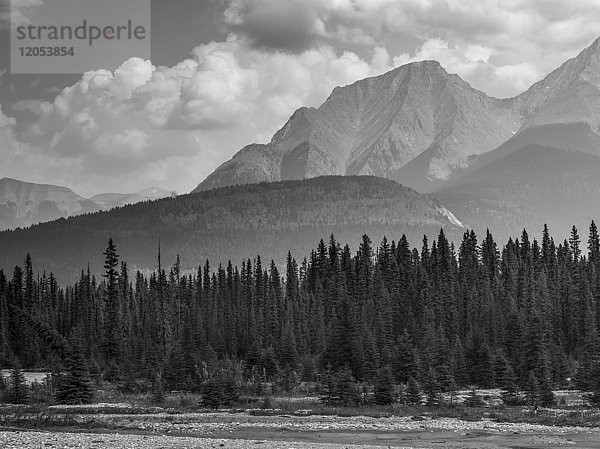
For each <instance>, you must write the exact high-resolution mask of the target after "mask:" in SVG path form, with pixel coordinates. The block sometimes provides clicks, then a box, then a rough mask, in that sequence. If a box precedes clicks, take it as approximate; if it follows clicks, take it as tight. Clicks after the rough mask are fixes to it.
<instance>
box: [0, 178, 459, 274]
mask: <svg viewBox="0 0 600 449" xmlns="http://www.w3.org/2000/svg"><path fill="white" fill-rule="evenodd" d="M450 217H451V215H450V214H449V213H448V212H447V211H446V210H445V209H443V208H442V207H441V205H440V204H439V203H438V202H436V201H435V200H432V199H431V198H429V197H428V196H426V195H421V194H419V193H417V192H415V191H414V190H412V189H409V188H406V187H403V186H401V185H400V184H397V183H396V182H394V181H389V180H385V179H381V178H376V177H372V176H360V177H341V176H329V177H322V178H315V179H310V180H304V181H286V182H277V183H270V184H266V183H265V184H257V185H252V186H237V187H228V188H221V189H216V190H213V191H208V192H201V193H195V194H190V195H181V196H178V197H176V198H166V199H161V200H158V201H151V202H145V203H139V204H134V205H130V206H126V207H122V208H117V209H113V210H111V211H108V212H99V213H95V214H89V215H85V216H80V217H72V218H68V219H62V220H58V221H55V222H51V223H44V224H41V225H38V226H34V227H31V228H28V229H20V230H16V231H7V232H0V268H4V269H5V270H11V269H12V267H14V266H15V265H16V264H20V263H22V260H23V253H26V252H27V251H29V252H31V256H32V257H33V259H34V260H35V261H36V265H37V268H38V269H39V270H40V271H43V270H45V271H47V272H50V271H52V272H53V273H54V274H55V276H57V277H58V278H59V279H60V280H61V281H64V280H69V281H74V280H76V279H77V278H78V277H79V274H80V270H81V268H82V267H87V265H88V263H89V264H90V269H91V271H92V273H96V274H98V273H100V272H101V271H102V263H101V262H102V261H101V260H99V259H97V258H95V257H94V255H95V254H100V252H102V251H103V249H104V247H105V246H106V241H107V240H108V238H109V237H112V238H114V239H115V240H116V241H118V242H119V251H120V254H121V256H122V257H123V258H125V259H126V260H127V261H128V263H129V264H130V266H132V267H135V268H136V269H138V268H139V269H142V270H143V269H145V270H152V269H154V268H155V267H156V254H157V251H158V247H159V243H160V244H161V247H162V251H163V256H164V257H165V260H174V259H175V256H176V255H179V256H180V258H181V264H182V268H183V269H192V268H196V265H197V264H198V262H199V261H200V260H203V259H207V258H208V259H210V260H211V261H212V262H213V263H215V264H217V263H224V264H226V263H227V261H228V260H232V261H233V262H234V263H240V262H241V260H242V259H246V258H253V257H256V255H257V254H260V255H261V256H263V257H264V258H265V259H267V260H270V259H274V260H275V261H276V263H277V264H278V266H279V267H282V266H283V264H284V263H285V256H286V254H287V251H288V250H290V251H291V252H292V253H293V254H294V255H296V254H298V255H301V254H306V253H308V252H309V251H310V249H311V248H312V247H314V245H316V243H318V241H319V239H320V238H324V239H327V238H328V237H329V235H330V234H331V233H335V235H336V236H338V238H340V239H341V240H343V241H348V242H353V243H352V244H355V242H358V241H359V240H360V237H361V235H362V234H363V233H365V232H366V233H368V234H369V235H371V236H372V238H374V239H377V240H381V238H383V236H384V235H389V236H392V235H393V236H396V238H397V236H400V235H402V234H403V233H405V234H406V235H407V236H409V237H412V238H419V239H420V238H422V237H423V235H424V234H427V235H430V236H432V237H435V235H436V233H437V231H438V230H439V229H440V227H444V228H445V229H447V232H448V233H449V234H451V235H453V236H456V237H458V238H460V234H461V233H462V228H461V227H460V226H458V225H457V224H455V223H453V222H452V221H451V219H450Z"/></svg>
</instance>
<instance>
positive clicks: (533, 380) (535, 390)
mask: <svg viewBox="0 0 600 449" xmlns="http://www.w3.org/2000/svg"><path fill="white" fill-rule="evenodd" d="M525 395H526V400H527V404H528V405H531V406H537V405H538V404H539V402H540V383H539V382H538V380H537V377H535V373H534V372H533V371H529V374H528V375H527V383H526V385H525Z"/></svg>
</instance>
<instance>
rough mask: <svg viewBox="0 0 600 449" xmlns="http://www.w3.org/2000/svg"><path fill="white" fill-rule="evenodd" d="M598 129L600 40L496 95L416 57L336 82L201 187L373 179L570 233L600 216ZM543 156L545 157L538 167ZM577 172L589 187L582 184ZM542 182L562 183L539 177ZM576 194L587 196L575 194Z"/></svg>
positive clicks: (497, 221) (463, 212)
mask: <svg viewBox="0 0 600 449" xmlns="http://www.w3.org/2000/svg"><path fill="white" fill-rule="evenodd" d="M599 125H600V43H599V41H598V40H596V41H595V42H594V43H593V44H592V45H591V46H590V47H588V48H586V49H585V50H583V51H582V52H581V53H580V54H579V55H578V56H577V57H576V58H573V59H571V60H569V61H567V62H565V63H564V64H563V65H562V66H561V67H560V68H558V69H556V70H555V71H553V72H552V73H550V74H549V75H548V76H547V77H545V78H544V79H543V80H541V81H539V82H537V83H535V84H534V85H533V86H532V87H531V88H529V89H528V90H527V91H525V92H524V93H522V94H520V95H518V96H516V97H514V98H509V99H503V100H499V99H496V98H492V97H489V96H487V95H486V94H485V93H483V92H481V91H478V90H476V89H474V88H472V87H471V86H470V85H469V84H468V83H467V82H465V81H464V80H462V79H461V78H460V77H459V76H457V75H451V74H448V73H447V72H446V71H445V70H444V68H443V67H442V66H441V65H440V64H439V63H437V62H435V61H423V62H417V63H411V64H407V65H405V66H402V67H399V68H397V69H395V70H392V71H391V72H388V73H386V74H384V75H381V76H378V77H374V78H367V79H364V80H361V81H357V82H356V83H354V84H351V85H349V86H345V87H338V88H336V89H335V90H334V91H333V92H332V94H331V95H330V97H329V98H328V99H327V100H326V101H325V103H324V104H323V105H322V106H320V107H319V108H317V109H315V108H301V109H299V110H298V111H296V112H295V113H294V114H293V115H292V117H291V118H290V120H289V121H288V122H287V123H286V124H285V125H284V127H283V128H281V129H280V130H279V131H278V132H277V133H276V134H275V135H274V136H273V138H272V140H271V142H270V143H268V144H265V145H260V144H252V145H249V146H247V147H245V148H243V149H242V150H241V151H239V152H238V153H237V154H236V155H235V156H234V157H233V158H232V159H231V160H230V161H228V162H226V163H224V164H223V165H221V166H220V167H219V168H218V169H217V170H215V172H214V173H212V174H211V175H210V176H208V177H207V178H206V179H205V180H204V181H203V182H201V183H200V185H199V186H198V187H197V189H196V191H202V190H207V189H211V188H215V187H222V186H227V185H233V184H247V183H253V182H258V181H277V180H281V179H284V180H285V179H303V178H310V177H314V176H320V175H327V174H341V175H353V174H358V175H365V174H369V175H375V176H380V177H384V178H388V179H393V180H396V181H398V182H400V183H401V184H403V185H406V186H409V187H412V188H414V189H416V190H417V191H420V192H429V193H433V194H434V196H436V197H437V198H439V199H440V200H441V201H447V202H448V206H449V208H450V209H453V210H454V212H456V213H457V215H458V218H459V219H461V220H462V221H464V222H465V223H466V225H467V226H473V227H476V228H479V230H481V229H485V227H487V226H489V227H491V228H494V227H497V229H502V230H503V232H504V231H506V230H505V229H503V228H504V226H505V225H506V224H510V225H511V226H512V227H511V228H510V231H509V232H515V231H517V230H518V229H519V228H521V229H522V228H523V227H525V226H528V225H529V226H532V225H534V226H538V225H540V224H543V223H544V221H548V222H549V224H551V225H552V226H554V230H555V231H556V232H557V233H565V232H568V229H570V227H571V225H572V224H575V223H576V224H580V225H582V224H584V223H588V224H589V220H591V219H592V218H594V217H596V218H597V216H596V215H594V214H595V213H596V211H595V210H594V208H593V207H592V208H590V206H592V205H597V206H596V209H598V212H600V207H598V206H600V194H599V193H598V192H599V191H600V181H597V179H598V180H600V172H598V171H597V170H596V168H595V167H596V166H599V167H600V159H598V160H597V159H596V158H598V157H600V129H599ZM542 148H546V149H548V151H544V150H543V149H542ZM564 151H569V153H568V154H567V155H565V154H562V153H563V152H564ZM590 156H591V157H590ZM507 157H508V158H511V160H508V161H503V158H507ZM541 157H547V158H548V160H547V161H545V163H544V164H542V165H540V164H538V162H539V161H538V159H539V158H541ZM515 164H517V165H515ZM582 167H584V168H585V170H584V171H583V172H581V174H582V176H583V175H584V174H585V176H586V180H587V181H586V182H585V183H583V182H582V181H581V179H578V174H579V173H580V171H579V169H580V168H582ZM515 168H519V171H515ZM566 173H568V174H569V176H564V175H565V174H566ZM597 175H598V176H597ZM547 178H550V179H554V180H557V181H558V180H559V179H560V180H561V181H560V182H555V183H544V182H543V181H544V180H547ZM508 179H511V181H510V183H508V182H507V180H508ZM542 185H543V188H542ZM532 189H533V190H534V191H538V192H540V194H539V195H537V196H536V198H537V200H538V201H536V202H535V203H534V202H533V201H532V198H533V197H528V196H527V192H528V191H529V190H532ZM567 192H568V195H567V197H566V198H565V202H564V203H565V204H564V205H565V206H569V207H568V209H562V208H561V206H562V205H563V203H560V204H558V203H556V202H555V201H557V199H559V198H563V197H564V196H565V194H566V193H567ZM576 194H577V195H583V196H585V198H584V199H583V200H582V201H573V198H574V196H573V195H576ZM467 198H468V200H466V199H467ZM463 199H465V201H463ZM567 203H570V204H567ZM584 205H585V206H584ZM563 210H569V211H570V212H571V213H570V214H569V215H565V214H564V213H563ZM547 212H551V213H550V215H544V214H545V213H547Z"/></svg>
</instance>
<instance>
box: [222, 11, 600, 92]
mask: <svg viewBox="0 0 600 449" xmlns="http://www.w3.org/2000/svg"><path fill="white" fill-rule="evenodd" d="M294 17H298V18H300V20H298V21H297V22H294ZM224 22H225V24H226V25H227V26H229V27H230V28H231V29H234V30H236V31H237V32H239V33H243V34H244V35H246V36H247V37H248V38H249V39H250V40H251V42H254V43H255V44H256V45H258V46H263V47H271V48H276V49H281V48H284V49H287V50H289V51H292V52H293V51H297V50H298V49H301V50H305V49H306V48H309V47H310V46H311V45H312V46H318V45H320V43H322V42H326V43H330V44H332V45H334V46H336V45H342V46H345V47H344V48H348V46H350V47H351V48H352V47H353V46H354V48H355V50H356V51H358V49H359V48H367V49H370V50H373V49H375V48H385V49H386V50H387V51H388V52H389V53H390V54H393V55H394V56H396V61H411V60H415V59H418V58H421V57H430V58H433V57H434V56H437V57H438V58H440V59H442V58H445V60H446V61H448V62H449V66H450V67H448V68H449V69H450V70H452V71H455V72H456V73H458V74H459V75H461V76H462V77H463V78H465V79H466V80H467V81H469V82H471V83H472V84H473V85H474V86H475V87H477V88H479V89H482V90H484V91H486V92H488V93H490V94H491V95H494V96H499V97H503V96H509V95H515V94H517V93H519V91H520V90H522V89H524V88H526V87H528V83H530V82H533V81H535V80H536V79H538V78H539V77H540V76H542V75H543V74H546V73H548V72H549V71H551V70H552V69H554V68H556V67H557V66H558V65H560V64H561V63H562V62H564V60H566V59H568V58H570V57H573V56H574V55H575V54H576V53H577V52H578V51H579V50H581V49H582V48H583V47H585V46H586V45H588V44H589V43H590V42H591V41H592V40H593V39H595V38H596V37H598V36H599V35H600V2H598V1H596V0H578V1H569V2H564V0H511V1H509V2H507V1H505V0H445V1H432V0H403V1H401V2H399V1H397V0H307V1H300V0H292V1H290V2H278V1H275V0H232V1H230V2H229V6H228V8H227V9H226V11H225V14H224ZM291 23H295V24H296V27H301V29H297V28H294V29H292V28H291V26H288V25H289V24H291ZM282 24H284V26H282ZM288 28H289V29H290V30H291V32H290V33H286V30H287V29H288ZM302 30H304V31H303V32H302ZM265 36H270V37H269V38H268V39H267V38H265ZM414 40H416V41H417V42H420V44H419V45H418V47H420V48H416V49H415V48H412V49H406V48H403V49H402V50H401V51H400V53H401V54H397V53H396V52H397V50H398V49H399V48H400V47H402V45H399V43H400V44H401V43H402V42H403V41H414ZM435 45H442V46H447V48H441V49H437V51H434V50H436V49H435V48H433V47H434V46H435ZM407 50H408V55H407V54H405V53H406V52H407ZM478 51H484V52H486V53H485V54H476V53H473V52H478ZM394 53H396V54H394ZM464 57H466V58H467V60H466V61H465V62H459V60H461V58H464ZM440 62H442V64H444V61H443V60H442V61H440Z"/></svg>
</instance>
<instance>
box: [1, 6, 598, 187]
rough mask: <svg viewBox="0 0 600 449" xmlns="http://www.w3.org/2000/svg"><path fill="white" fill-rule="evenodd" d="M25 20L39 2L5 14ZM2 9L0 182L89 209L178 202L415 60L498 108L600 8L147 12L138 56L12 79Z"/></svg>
mask: <svg viewBox="0 0 600 449" xmlns="http://www.w3.org/2000/svg"><path fill="white" fill-rule="evenodd" d="M13 1H14V2H15V4H13V14H14V13H15V11H16V12H17V13H18V14H22V15H24V16H26V15H27V12H28V8H34V7H35V5H36V4H37V3H39V2H43V1H47V0H13ZM7 2H8V0H0V178H1V177H4V176H7V177H12V178H16V179H20V180H23V181H29V182H39V183H48V184H55V185H63V186H66V187H69V188H71V189H73V190H74V191H76V192H77V193H79V194H81V195H83V196H86V197H89V196H92V195H94V194H96V193H101V192H115V191H116V192H135V191H139V190H143V189H145V188H147V187H149V186H161V187H163V188H166V189H169V190H175V191H177V192H179V193H186V192H189V191H191V190H192V189H193V188H195V187H196V185H197V184H198V183H199V182H201V181H202V180H203V179H204V178H205V177H206V176H207V175H209V174H210V173H211V172H212V171H213V170H214V169H215V168H217V167H218V166H219V165H220V164H222V163H223V162H225V161H227V160H228V159H230V158H231V157H232V156H233V155H234V154H235V153H236V152H237V151H239V150H240V149H241V148H243V147H244V146H245V145H248V144H250V143H266V142H268V141H269V140H270V139H271V137H272V135H273V134H274V133H275V132H276V131H277V130H278V129H279V128H281V127H282V126H283V125H284V124H285V122H286V121H287V119H288V118H289V117H290V116H291V115H292V113H293V112H294V111H295V110H296V109H298V108H299V107H302V106H308V107H318V106H319V105H320V104H322V103H323V101H325V100H326V98H327V97H328V95H329V94H330V92H331V91H332V89H333V88H334V87H335V86H339V85H347V84H350V83H352V82H354V81H356V80H359V79H363V78H366V77H369V76H376V75H379V74H382V73H385V72H387V71H389V70H391V69H393V68H394V67H398V66H400V65H403V64H406V63H409V62H412V61H417V60H425V59H435V60H438V61H439V62H440V63H441V64H442V66H444V67H445V68H446V70H448V72H450V73H456V74H458V75H460V76H461V77H462V78H463V79H465V80H466V81H467V82H469V83H470V84H471V85H472V86H473V87H475V88H477V89H480V90H482V91H484V92H485V93H487V94H488V95H491V96H494V97H498V98H506V97H511V96H514V95H517V94H519V93H521V92H522V91H524V90H526V89H527V88H528V87H529V86H530V85H531V84H533V83H534V82H535V81H537V80H539V79H541V78H543V77H544V76H545V75H547V74H548V73H549V72H551V71H552V70H554V69H555V68H557V67H559V66H560V65H561V64H562V63H564V62H565V61H566V60H567V59H569V58H571V57H574V56H576V55H577V54H578V53H579V52H580V51H581V50H582V49H583V48H585V47H586V46H588V45H589V44H591V42H592V41H593V40H595V39H596V38H598V37H599V36H600V1H598V0H570V1H568V2H565V1H564V0H152V27H151V28H152V29H151V36H152V52H151V54H152V56H151V59H150V60H146V59H142V58H139V57H138V56H137V55H134V54H132V55H130V57H129V58H128V59H126V60H124V61H122V63H120V64H119V66H115V67H103V68H101V69H98V70H94V71H90V72H87V73H85V74H82V75H81V74H80V75H11V74H10V70H9V69H10V67H9V65H10V63H9V59H10V58H9V50H8V41H9V37H8V36H9V27H10V25H9V20H8V18H9V16H8V14H9V11H10V10H9V8H8V3H7Z"/></svg>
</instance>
